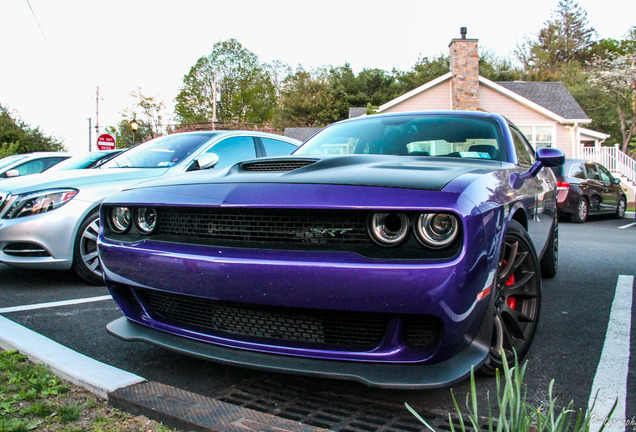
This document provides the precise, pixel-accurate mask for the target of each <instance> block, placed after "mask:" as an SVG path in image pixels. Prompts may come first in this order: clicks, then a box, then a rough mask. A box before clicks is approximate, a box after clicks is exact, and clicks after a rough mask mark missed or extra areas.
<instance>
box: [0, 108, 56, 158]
mask: <svg viewBox="0 0 636 432" xmlns="http://www.w3.org/2000/svg"><path fill="white" fill-rule="evenodd" d="M14 117H17V116H13V115H11V113H10V112H9V110H8V109H7V108H5V107H4V106H2V105H0V157H5V156H10V155H13V154H20V153H29V152H37V151H64V150H65V148H64V145H62V143H61V142H59V141H57V140H56V139H54V138H52V137H49V136H46V135H44V133H42V131H41V130H40V128H39V127H36V128H35V129H33V128H31V127H30V126H28V125H27V124H26V123H24V122H23V121H22V120H19V119H16V118H14Z"/></svg>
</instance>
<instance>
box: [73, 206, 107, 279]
mask: <svg viewBox="0 0 636 432" xmlns="http://www.w3.org/2000/svg"><path fill="white" fill-rule="evenodd" d="M98 235H99V209H95V210H93V211H92V212H90V213H89V215H88V216H86V218H85V219H84V221H83V222H82V224H81V225H80V227H79V230H78V231H77V235H76V236H75V246H74V247H73V271H74V272H75V274H77V275H78V276H79V277H80V278H82V279H83V280H85V281H86V282H88V283H90V284H93V285H103V284H104V279H103V274H102V266H101V263H100V261H99V256H98V255H97V236H98Z"/></svg>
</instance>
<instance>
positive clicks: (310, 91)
mask: <svg viewBox="0 0 636 432" xmlns="http://www.w3.org/2000/svg"><path fill="white" fill-rule="evenodd" d="M328 75H329V74H328V72H327V70H326V69H325V68H320V69H317V70H315V71H313V72H308V71H306V70H304V69H303V68H299V69H298V70H297V71H296V73H294V74H293V75H290V76H289V77H287V79H286V80H285V83H284V86H283V90H282V93H281V98H280V107H279V109H278V112H277V115H276V119H275V124H276V126H277V127H278V128H280V129H284V128H285V127H322V126H326V125H328V124H330V123H333V122H334V121H336V119H338V113H337V110H335V111H334V110H332V108H331V107H332V106H333V105H334V103H335V101H334V99H333V93H332V92H331V91H330V88H329V79H328Z"/></svg>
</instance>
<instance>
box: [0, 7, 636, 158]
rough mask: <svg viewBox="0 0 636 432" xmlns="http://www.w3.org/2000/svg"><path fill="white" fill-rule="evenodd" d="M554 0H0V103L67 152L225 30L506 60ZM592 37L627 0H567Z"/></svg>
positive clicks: (299, 47)
mask: <svg viewBox="0 0 636 432" xmlns="http://www.w3.org/2000/svg"><path fill="white" fill-rule="evenodd" d="M558 1H559V0H533V1H532V2H527V1H515V0H481V1H474V0H454V1H443V0H442V1H431V0H419V1H414V0H384V1H377V0H364V1H358V0H321V1H315V2H314V1H299V0H269V1H263V0H229V1H228V0H226V1H219V0H173V1H164V0H101V1H97V0H55V1H51V0H0V105H2V106H4V107H5V108H8V109H10V110H12V112H13V113H14V114H15V115H16V116H17V117H18V118H19V119H21V120H22V121H24V122H25V123H26V124H28V125H30V126H31V127H33V128H35V127H39V128H40V129H41V131H42V132H43V133H44V134H46V135H49V136H53V137H54V138H56V139H58V140H60V141H62V142H63V144H64V145H65V146H66V147H67V149H68V150H69V151H70V152H73V153H80V152H83V151H87V150H88V149H89V120H88V119H89V118H90V119H91V124H92V126H93V127H92V134H91V141H92V149H95V147H96V144H95V140H96V135H95V125H96V122H97V115H96V111H97V103H96V99H97V98H96V93H97V88H98V87H99V96H100V97H99V126H100V132H104V128H105V126H107V125H112V126H115V125H116V124H117V123H118V122H119V121H120V120H121V119H122V112H123V111H124V110H125V109H126V108H132V107H133V100H132V98H131V97H130V92H131V91H134V90H136V89H138V88H140V89H141V91H142V93H143V94H144V95H146V96H153V97H156V98H158V99H161V100H164V101H165V103H166V104H167V105H168V106H170V107H172V106H173V105H174V98H175V97H176V95H177V94H178V92H179V88H180V86H181V84H182V82H183V77H184V75H185V74H187V73H188V71H189V70H190V68H191V67H192V66H193V65H194V64H195V62H196V61H197V59H198V58H200V57H201V56H204V55H208V54H210V53H211V52H212V48H213V45H214V44H215V43H216V42H219V41H224V40H227V39H230V38H235V39H237V40H238V41H239V42H240V43H241V44H242V45H243V46H244V47H245V48H247V49H248V50H250V51H251V52H253V53H254V54H256V55H257V56H258V58H259V60H260V62H261V63H269V62H272V61H274V60H280V61H282V62H284V63H287V64H289V65H290V66H292V67H293V68H294V69H295V68H296V67H297V66H299V65H300V66H302V67H304V68H305V69H308V70H309V69H313V68H317V67H321V66H328V65H332V66H341V65H344V64H345V63H349V64H350V65H351V67H352V69H353V70H354V72H359V71H361V70H363V69H365V68H367V69H371V68H379V69H384V70H387V71H390V70H392V69H393V68H397V69H399V70H403V71H408V70H410V69H411V68H412V67H413V65H415V63H416V62H417V60H418V59H419V58H423V57H429V58H431V57H435V56H438V55H442V54H443V55H447V54H448V44H449V43H450V41H451V39H453V38H458V37H460V33H459V29H460V27H467V28H468V37H469V38H475V39H479V49H480V50H489V51H490V52H492V53H493V54H495V55H497V56H500V57H512V55H513V52H514V50H515V48H516V46H517V45H518V44H520V43H522V42H523V41H524V38H527V37H529V38H531V39H535V38H536V34H537V32H538V31H539V30H540V29H541V28H542V27H543V24H544V23H545V22H546V21H547V20H548V19H550V18H551V16H552V14H553V12H554V11H555V10H556V9H557V7H558ZM578 4H579V5H580V6H581V7H582V8H583V9H584V10H585V11H587V17H588V21H589V24H590V25H591V26H592V27H594V28H595V29H596V31H597V33H598V36H599V37H600V38H614V39H622V38H624V37H625V35H626V34H627V32H628V30H629V28H630V27H631V26H633V25H636V19H635V17H636V1H634V0H604V1H599V0H578Z"/></svg>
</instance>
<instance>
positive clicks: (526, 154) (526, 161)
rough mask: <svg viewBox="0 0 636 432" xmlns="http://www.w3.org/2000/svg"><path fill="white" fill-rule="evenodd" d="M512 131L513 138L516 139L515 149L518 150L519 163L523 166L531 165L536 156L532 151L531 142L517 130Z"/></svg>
mask: <svg viewBox="0 0 636 432" xmlns="http://www.w3.org/2000/svg"><path fill="white" fill-rule="evenodd" d="M510 130H511V131H512V138H513V139H514V141H515V149H516V150H517V159H518V160H519V165H520V166H523V167H530V166H532V164H533V163H534V157H533V156H532V152H531V151H530V148H529V144H528V143H527V141H526V140H525V138H524V136H523V135H521V134H520V133H519V132H518V131H517V130H515V129H510Z"/></svg>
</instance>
